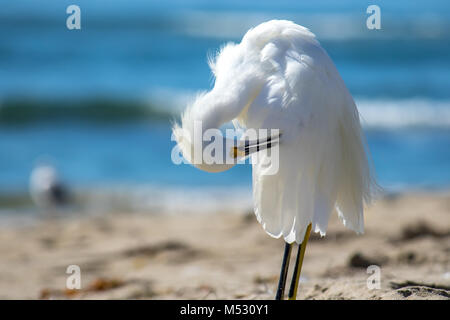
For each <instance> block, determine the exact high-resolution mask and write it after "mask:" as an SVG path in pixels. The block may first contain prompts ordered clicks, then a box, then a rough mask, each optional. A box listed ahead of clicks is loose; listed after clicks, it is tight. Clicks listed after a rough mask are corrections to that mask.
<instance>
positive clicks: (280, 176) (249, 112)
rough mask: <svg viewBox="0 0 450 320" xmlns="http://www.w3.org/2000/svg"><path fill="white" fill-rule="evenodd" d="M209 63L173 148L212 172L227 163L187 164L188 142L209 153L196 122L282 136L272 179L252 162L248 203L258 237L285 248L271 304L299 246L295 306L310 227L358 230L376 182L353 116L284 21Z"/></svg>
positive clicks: (318, 55)
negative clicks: (332, 221)
mask: <svg viewBox="0 0 450 320" xmlns="http://www.w3.org/2000/svg"><path fill="white" fill-rule="evenodd" d="M209 64H210V67H211V69H212V72H213V74H214V76H215V83H214V87H213V88H212V90H211V91H209V92H206V93H202V94H200V95H199V96H198V97H197V98H196V100H195V101H194V102H193V103H192V104H191V105H189V106H188V107H187V108H186V110H185V111H184V113H183V115H182V118H181V125H178V124H175V126H174V128H173V132H174V135H175V137H176V141H177V143H178V146H179V148H180V150H181V151H182V154H183V156H184V157H185V158H186V159H187V160H188V161H189V162H191V163H193V164H194V165H195V166H196V167H198V168H200V169H202V170H206V171H210V172H218V171H223V170H226V169H229V168H231V167H232V166H233V165H234V163H231V164H230V163H225V164H223V163H222V164H221V163H205V162H200V163H198V162H197V163H196V162H195V161H194V160H195V159H194V153H195V151H194V145H195V143H200V145H201V147H202V148H203V149H205V148H206V147H207V144H206V143H205V142H204V141H201V142H199V141H198V137H197V136H196V134H195V132H194V131H195V130H194V126H195V123H196V122H200V123H201V124H202V129H203V130H204V131H205V130H207V129H211V128H220V127H221V126H222V125H223V124H224V123H227V122H230V121H234V123H235V122H236V121H237V122H238V123H239V126H240V127H242V128H245V129H247V130H249V129H261V128H264V129H279V130H280V133H281V136H280V137H279V139H277V138H278V137H274V138H273V139H274V140H275V141H277V142H279V144H278V147H279V159H278V160H279V168H278V172H277V173H276V174H266V173H267V172H268V167H267V165H265V164H263V162H264V161H258V162H256V163H252V170H253V202H254V211H255V214H256V217H257V220H258V221H259V222H260V223H261V225H262V227H263V228H264V230H265V231H266V232H267V233H268V234H269V235H271V236H272V237H274V238H280V237H283V238H284V240H285V242H286V247H285V252H284V257H283V264H282V270H281V273H280V282H279V285H278V290H277V296H276V298H277V299H283V296H284V286H285V282H286V276H287V272H288V270H287V268H288V265H289V259H290V252H291V247H292V244H293V243H294V242H295V243H297V244H299V251H298V254H297V261H296V265H295V270H294V275H293V277H292V284H291V288H290V292H289V298H290V299H295V298H296V293H297V287H298V280H299V276H300V271H301V264H302V261H303V255H304V252H305V248H306V243H307V240H308V238H309V234H310V231H311V229H312V230H313V231H314V232H318V233H320V234H321V235H322V236H324V235H325V233H326V231H327V226H328V220H329V217H330V214H331V213H332V212H336V213H337V214H338V216H339V217H340V218H341V219H342V221H343V223H344V225H345V226H347V227H348V228H350V229H352V230H354V231H355V232H357V233H362V232H363V230H364V222H363V207H364V205H365V204H366V203H368V202H370V200H371V199H372V197H373V191H374V190H375V188H376V183H375V180H374V178H373V175H372V172H371V168H370V166H369V163H368V157H367V154H366V144H365V140H364V137H363V133H362V130H361V126H360V121H359V113H358V110H357V108H356V105H355V103H354V101H353V98H352V96H351V95H350V93H349V91H348V89H347V88H346V86H345V84H344V81H343V80H342V78H341V77H340V75H339V73H338V71H337V69H336V67H335V65H334V64H333V62H332V61H331V59H330V57H329V56H328V55H327V53H326V52H325V50H324V49H323V48H322V47H321V46H320V44H319V42H318V41H317V39H316V37H315V35H314V34H313V33H312V32H311V31H309V30H308V29H307V28H305V27H302V26H300V25H297V24H295V23H293V22H291V21H285V20H272V21H268V22H265V23H262V24H260V25H258V26H257V27H255V28H253V29H250V30H249V31H248V32H247V33H246V34H245V35H244V37H243V39H242V41H241V43H239V44H235V43H228V44H226V45H225V46H224V47H223V48H222V49H221V50H220V52H219V53H218V54H217V56H216V57H215V59H210V61H209ZM223 139H224V145H226V142H229V141H227V139H226V138H223ZM272 141H273V140H272ZM269 142H270V141H269ZM264 143H266V146H267V141H263V143H261V141H258V140H257V141H256V143H255V142H248V143H247V148H244V149H242V147H239V148H236V147H235V146H231V147H227V148H228V149H225V153H224V155H223V161H226V160H229V158H230V157H231V158H236V157H237V156H238V155H240V156H242V153H240V154H239V153H237V152H236V151H239V150H240V151H243V150H244V151H246V152H245V154H244V156H246V155H248V154H252V153H253V154H254V153H255V152H256V151H258V150H259V149H261V148H262V144H264ZM227 146H228V145H227ZM271 146H273V145H271V144H270V143H269V145H268V147H269V148H270V147H271ZM263 158H264V156H263Z"/></svg>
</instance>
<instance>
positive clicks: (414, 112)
mask: <svg viewBox="0 0 450 320" xmlns="http://www.w3.org/2000/svg"><path fill="white" fill-rule="evenodd" d="M195 96H196V93H195V92H193V91H185V90H184V91H183V90H178V89H170V88H159V89H157V90H155V91H153V92H152V95H151V99H152V101H153V102H155V103H154V104H152V105H156V106H164V108H168V109H169V111H170V112H172V113H173V114H174V115H176V114H179V113H180V112H181V110H183V109H184V108H185V107H186V105H188V104H189V102H190V101H192V100H193V99H194V98H195ZM355 102H356V105H357V107H358V110H359V112H360V115H361V123H362V125H363V127H364V128H368V129H396V128H398V129H401V128H413V127H419V128H436V129H450V100H433V99H429V98H421V97H417V98H409V99H393V98H384V99H382V98H376V99H371V98H364V97H356V98H355ZM166 110H167V109H166Z"/></svg>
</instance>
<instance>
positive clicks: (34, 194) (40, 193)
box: [30, 164, 68, 211]
mask: <svg viewBox="0 0 450 320" xmlns="http://www.w3.org/2000/svg"><path fill="white" fill-rule="evenodd" d="M30 194H31V198H32V199H33V201H34V203H35V204H36V206H37V207H38V208H40V209H44V210H46V211H53V210H54V209H56V208H58V207H60V206H62V205H64V204H67V201H68V193H67V189H66V187H65V186H64V184H63V183H62V182H61V180H60V178H59V176H58V172H57V171H56V169H55V168H54V167H53V166H51V165H50V164H39V165H37V166H36V167H35V168H34V169H33V171H32V172H31V176H30Z"/></svg>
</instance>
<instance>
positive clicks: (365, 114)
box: [356, 98, 450, 129]
mask: <svg viewBox="0 0 450 320" xmlns="http://www.w3.org/2000/svg"><path fill="white" fill-rule="evenodd" d="M356 105H357V106H358V110H359V112H360V115H361V123H362V125H363V127H365V128H369V129H370V128H373V129H400V128H413V127H419V128H436V129H449V128H450V101H448V100H430V99H424V98H412V99H400V100H397V99H356Z"/></svg>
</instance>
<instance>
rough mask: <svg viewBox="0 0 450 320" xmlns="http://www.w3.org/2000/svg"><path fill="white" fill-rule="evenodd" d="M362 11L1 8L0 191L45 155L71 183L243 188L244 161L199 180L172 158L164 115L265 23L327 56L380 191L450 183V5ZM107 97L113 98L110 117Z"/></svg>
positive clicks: (244, 6)
mask: <svg viewBox="0 0 450 320" xmlns="http://www.w3.org/2000/svg"><path fill="white" fill-rule="evenodd" d="M69 4H77V5H79V6H80V8H81V14H82V22H81V24H82V29H81V30H77V31H69V30H68V29H67V28H66V18H67V16H68V15H67V14H66V12H65V11H66V8H67V6H68V5H69ZM369 4H372V3H369V2H366V1H339V3H338V2H336V1H331V0H330V1H315V2H314V3H312V2H308V3H301V2H300V1H250V2H249V1H229V0H228V1H214V2H212V1H192V0H191V1H164V2H162V1H143V0H141V1H132V2H131V1H125V0H120V1H114V2H113V1H95V2H93V1H88V0H78V1H76V3H74V2H73V1H51V0H47V1H39V2H37V1H32V0H28V1H26V0H16V1H14V2H12V1H11V2H7V3H3V4H2V9H1V10H0V192H2V193H4V192H24V191H26V190H27V186H28V179H29V174H30V171H31V169H32V168H33V165H34V164H35V163H36V160H37V159H38V158H39V157H41V156H42V155H46V156H49V157H51V158H52V159H53V162H54V163H55V164H56V165H57V167H58V169H59V171H60V173H61V175H62V176H63V177H64V179H65V180H66V181H68V182H69V183H70V184H71V185H73V186H76V187H80V188H83V187H92V186H107V185H120V184H131V185H133V184H134V185H154V186H155V185H156V186H165V187H171V186H173V187H194V186H200V187H211V186H230V185H232V186H240V187H249V186H250V185H251V170H250V167H249V166H248V165H247V166H236V167H235V168H233V169H232V170H230V171H228V172H225V173H222V174H208V173H205V172H201V171H199V170H197V169H195V168H193V167H191V166H189V165H179V166H177V165H175V164H173V163H172V161H171V157H170V156H171V150H172V148H173V147H174V143H173V142H172V141H171V139H170V137H171V133H170V120H171V118H172V116H171V115H172V114H176V112H177V111H178V110H180V109H181V108H182V107H183V106H184V104H185V103H186V101H187V100H188V99H189V97H191V96H192V95H194V94H195V92H196V91H198V90H207V89H209V88H210V87H211V85H212V75H211V72H210V70H209V68H208V65H207V63H206V58H207V54H214V52H216V51H217V50H218V49H219V48H220V46H221V45H222V44H223V43H225V42H228V41H239V40H240V38H241V37H242V35H243V34H244V33H245V31H246V30H247V29H248V28H250V27H252V26H255V25H257V24H259V23H260V22H263V21H266V20H269V19H274V18H278V19H290V20H293V21H295V22H296V23H299V24H302V25H304V26H306V27H309V28H310V29H311V30H312V31H313V32H314V33H316V35H317V37H318V39H319V41H320V42H321V43H322V45H323V47H324V48H325V49H326V50H327V51H328V53H329V55H330V56H331V57H332V59H333V60H334V62H335V64H336V66H337V67H338V70H339V71H340V73H341V75H342V77H343V78H344V80H345V82H346V84H347V86H348V87H349V89H350V91H351V93H352V94H353V95H354V97H355V100H356V102H357V105H358V107H359V109H360V112H361V115H362V117H363V125H364V129H365V132H366V135H367V140H368V143H369V147H370V150H371V157H372V160H373V164H374V167H375V169H376V173H377V177H378V180H379V183H380V185H381V186H382V187H383V188H385V189H387V190H394V189H405V188H406V189H407V188H448V187H449V185H450V58H449V57H450V35H449V34H448V30H450V3H449V2H448V1H428V2H421V1H417V2H416V1H406V0H404V1H377V4H378V5H379V6H380V8H381V13H382V18H381V23H382V29H381V30H368V29H367V28H366V18H367V17H368V14H367V13H366V8H367V6H368V5H369ZM98 99H103V100H102V101H103V102H102V105H100V104H99V103H97V102H95V101H97V100H98ZM92 101H94V102H92ZM105 101H106V102H105ZM108 101H121V102H123V103H122V104H119V106H118V107H117V106H116V107H117V108H116V109H114V110H116V111H114V112H117V113H114V115H115V116H114V117H112V118H111V112H112V111H111V112H110V111H108V110H110V109H108ZM50 102H51V103H50ZM49 103H50V104H51V105H52V106H53V107H52V108H48V105H49ZM105 104H106V107H105ZM136 104H137V105H138V107H136ZM130 105H131V106H130ZM55 108H59V109H55ZM76 108H78V109H76ZM142 108H144V109H145V108H148V109H151V110H152V112H149V113H148V114H147V113H146V112H142ZM58 110H59V111H58ZM111 110H112V109H111ZM155 110H156V111H157V113H158V114H159V113H162V114H163V116H160V115H159V116H158V117H156V116H154V114H155V112H153V111H155Z"/></svg>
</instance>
